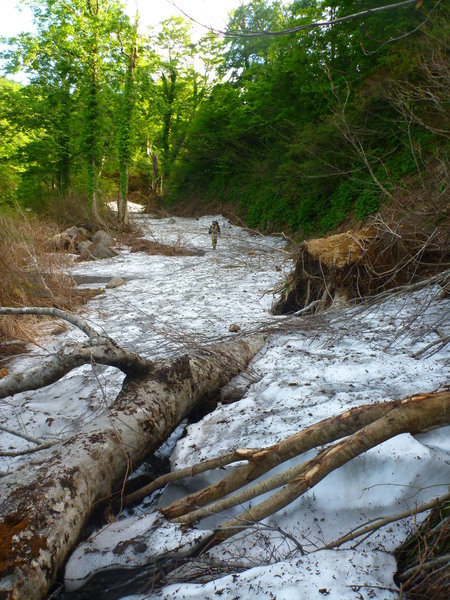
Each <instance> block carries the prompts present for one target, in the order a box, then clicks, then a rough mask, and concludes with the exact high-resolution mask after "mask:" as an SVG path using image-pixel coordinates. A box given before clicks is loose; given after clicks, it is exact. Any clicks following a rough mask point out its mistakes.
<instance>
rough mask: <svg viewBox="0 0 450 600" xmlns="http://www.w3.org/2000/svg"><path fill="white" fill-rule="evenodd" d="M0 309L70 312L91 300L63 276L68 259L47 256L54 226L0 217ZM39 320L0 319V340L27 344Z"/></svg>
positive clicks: (20, 216) (35, 220) (34, 219)
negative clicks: (40, 307) (56, 309)
mask: <svg viewBox="0 0 450 600" xmlns="http://www.w3.org/2000/svg"><path fill="white" fill-rule="evenodd" d="M0 231H1V232H2V235H1V236H0V280H1V282H2V285H1V287H0V306H11V307H25V306H51V307H56V308H60V309H66V310H72V309H74V308H75V307H76V306H79V305H80V304H82V303H83V302H85V301H86V299H87V298H89V297H92V292H88V294H86V292H85V291H81V290H77V289H76V287H75V286H74V282H73V279H72V278H71V277H70V276H69V275H67V274H65V273H64V270H63V267H64V265H65V264H67V261H68V258H67V256H65V255H64V254H57V253H49V252H48V251H47V249H48V241H49V240H50V239H51V238H52V237H53V236H54V235H55V233H56V226H55V225H51V224H48V223H44V222H42V221H40V220H38V219H36V218H27V217H25V216H23V215H15V216H5V215H0ZM41 320H42V319H39V318H38V317H20V318H14V317H9V316H8V317H6V316H3V317H0V341H1V342H8V341H12V340H15V341H22V342H30V341H34V338H35V327H36V324H37V323H40V322H41Z"/></svg>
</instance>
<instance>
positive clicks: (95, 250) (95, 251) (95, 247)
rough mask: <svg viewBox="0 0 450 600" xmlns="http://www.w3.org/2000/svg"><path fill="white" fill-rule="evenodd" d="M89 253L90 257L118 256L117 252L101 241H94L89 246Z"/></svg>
mask: <svg viewBox="0 0 450 600" xmlns="http://www.w3.org/2000/svg"><path fill="white" fill-rule="evenodd" d="M89 254H90V255H91V257H92V258H97V259H103V258H112V257H113V256H119V253H118V252H116V251H115V250H113V249H112V248H110V247H109V246H107V245H106V244H104V243H103V242H95V243H94V244H92V246H90V248H89Z"/></svg>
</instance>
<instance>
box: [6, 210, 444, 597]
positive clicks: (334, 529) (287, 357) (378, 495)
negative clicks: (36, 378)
mask: <svg viewBox="0 0 450 600" xmlns="http://www.w3.org/2000/svg"><path fill="white" fill-rule="evenodd" d="M135 218H136V220H137V222H138V223H139V225H140V226H141V227H142V229H143V232H144V235H145V237H147V238H148V239H154V240H157V241H160V242H162V243H165V244H176V245H181V246H186V247H189V248H193V249H198V250H204V251H205V254H204V255H203V256H189V257H182V256H175V257H165V256H149V255H146V254H143V253H135V254H133V253H131V252H129V251H128V249H126V248H124V249H122V251H121V253H120V255H119V256H118V257H117V258H113V259H106V260H102V261H97V262H95V263H92V262H89V263H76V264H75V265H74V268H73V273H74V274H76V275H77V276H83V275H84V276H89V278H90V281H91V283H89V284H88V283H86V284H84V285H85V286H86V287H98V285H96V284H95V283H92V280H95V278H98V281H99V282H104V281H105V278H106V277H112V276H119V277H122V278H124V279H125V280H126V282H127V283H126V285H124V286H122V287H120V288H116V289H112V290H106V291H105V293H104V294H103V295H102V296H98V297H96V298H95V299H94V300H92V301H91V302H90V303H89V305H88V307H87V314H88V317H89V320H90V322H91V324H92V325H95V326H96V327H98V328H99V330H101V331H104V332H105V333H107V334H108V335H110V336H111V337H113V338H114V339H116V341H118V342H119V343H120V344H121V345H123V346H125V347H128V348H130V349H133V350H135V351H137V352H140V353H141V354H143V355H144V356H146V357H148V358H152V359H153V358H159V357H163V356H167V355H172V354H174V353H176V352H183V351H186V350H188V349H189V348H190V347H192V344H202V343H204V342H206V341H211V340H217V339H223V338H226V337H232V335H234V334H230V333H229V326H230V325H231V324H235V325H238V326H239V327H241V328H242V329H243V330H245V329H247V330H248V329H250V328H253V327H256V326H258V324H261V323H265V322H270V321H271V320H274V318H273V317H271V315H270V313H269V310H270V307H271V304H272V299H273V298H272V294H271V293H270V290H272V289H273V288H274V287H276V286H277V285H278V284H280V283H281V281H282V280H283V275H284V274H286V273H287V272H289V271H290V269H291V268H292V263H291V261H290V260H289V258H288V255H287V253H286V252H285V250H284V247H283V242H282V240H281V239H280V238H277V237H266V238H262V237H260V236H255V235H253V234H251V233H249V232H247V231H245V230H243V229H241V228H238V227H236V226H234V225H231V224H230V223H227V222H226V220H225V219H223V218H222V217H220V216H219V217H217V216H216V217H214V216H211V217H203V218H200V219H197V220H195V219H183V218H167V219H152V218H150V217H144V216H141V215H138V216H136V217H135ZM214 218H215V219H217V220H218V221H219V222H220V225H221V229H222V235H221V238H220V239H219V242H218V246H217V250H216V251H213V250H212V247H211V245H210V240H209V237H208V234H207V231H208V226H209V224H210V222H211V221H212V220H213V219H214ZM434 291H435V290H433V289H429V290H426V291H422V292H419V293H416V294H411V295H409V296H407V297H400V296H399V297H392V298H389V299H387V300H385V301H384V302H383V304H382V305H380V306H379V307H377V308H376V309H373V310H372V311H370V312H369V311H365V312H361V311H359V309H358V308H354V309H349V310H347V311H343V310H341V311H340V312H335V313H329V315H328V316H327V317H324V319H323V323H322V325H323V326H322V327H321V328H318V327H316V326H314V327H313V326H312V325H308V319H304V320H300V319H299V323H298V329H297V330H292V329H291V330H290V331H288V332H282V331H280V332H279V333H277V334H273V335H272V336H270V338H269V339H268V341H267V343H266V345H265V347H264V349H263V350H262V351H261V352H260V353H259V354H258V355H257V356H256V357H255V359H254V360H253V361H252V363H251V364H250V366H249V373H248V376H247V378H246V380H247V387H248V390H247V393H246V395H245V396H244V397H243V398H242V399H241V400H239V401H238V402H236V403H234V404H219V405H218V406H217V408H216V409H215V410H214V411H213V412H212V413H211V414H209V415H207V416H206V417H205V418H203V419H202V420H201V421H200V422H199V423H196V424H193V425H190V426H189V427H187V431H186V435H185V437H183V438H182V439H180V440H179V441H178V442H177V443H176V446H175V449H174V451H173V453H172V456H171V462H172V467H173V468H180V467H184V466H187V465H191V464H193V463H195V462H198V461H200V460H203V459H205V458H211V457H213V456H219V455H220V454H222V453H223V452H228V451H230V450H233V449H236V448H245V447H248V448H255V447H264V446H268V445H270V444H273V443H275V442H277V441H279V440H281V439H283V438H285V437H287V436H289V435H292V434H293V433H295V432H297V431H299V430H301V429H302V428H304V427H306V426H308V425H311V424H312V423H315V422H317V421H320V420H322V419H324V418H327V417H330V416H334V415H336V414H338V413H341V412H343V411H345V410H346V409H348V408H351V407H353V406H359V405H362V404H366V403H373V402H377V401H380V400H381V401H382V400H391V399H396V398H403V397H405V396H407V395H409V394H413V393H417V392H427V391H431V390H434V389H436V388H437V387H439V386H441V385H444V384H445V383H446V382H448V352H446V351H445V350H443V351H440V352H438V353H436V354H434V355H432V356H431V357H429V358H422V359H420V360H417V359H415V358H413V357H412V355H413V354H414V352H416V351H417V350H418V349H420V348H423V347H425V346H426V345H427V344H428V343H429V342H431V341H433V340H434V339H436V336H437V335H438V334H437V333H436V332H435V326H436V324H439V329H440V330H441V332H444V333H445V331H444V330H445V328H446V327H448V300H441V301H435V300H430V298H431V297H432V294H433V292H434ZM425 305H427V309H426V310H422V308H423V307H424V306H425ZM338 317H340V318H338ZM280 321H281V322H282V321H283V319H282V318H281V319H280ZM411 322H412V325H410V323H411ZM78 339H83V335H82V334H81V333H80V332H79V331H76V330H73V329H72V330H70V331H68V332H67V333H65V334H64V335H61V336H58V337H51V338H49V339H48V340H46V341H44V342H43V345H44V346H45V348H42V349H36V350H34V351H33V353H32V354H30V355H28V356H26V357H20V358H17V359H15V360H14V361H12V362H11V363H10V365H9V369H10V370H11V371H14V370H18V371H20V370H24V369H27V368H30V367H31V366H33V365H35V364H37V363H38V361H39V362H41V363H43V364H45V359H46V357H47V356H50V355H51V353H52V352H54V351H55V349H57V348H58V347H60V346H61V345H62V344H64V343H66V342H67V341H68V340H78ZM122 380H123V376H122V374H121V373H119V372H118V371H117V370H115V369H112V368H106V369H105V368H99V367H98V368H96V369H95V370H93V369H92V368H91V367H83V368H80V369H77V370H75V371H74V372H73V373H71V374H70V375H68V376H66V377H64V379H62V380H61V381H60V382H58V383H56V384H53V385H52V386H49V387H47V388H45V389H44V390H40V391H37V392H27V393H24V394H17V395H16V396H14V397H13V398H6V399H5V400H3V401H2V402H1V403H0V406H1V416H0V425H4V426H5V425H7V426H8V427H9V428H11V429H14V430H18V431H21V432H22V433H25V434H27V435H32V436H34V437H36V438H39V439H42V440H44V441H48V440H53V439H56V438H60V437H64V436H67V435H70V434H72V433H73V432H74V431H76V430H77V428H78V427H79V424H80V423H81V422H83V421H85V420H88V419H91V418H92V417H93V416H94V415H95V414H97V413H98V412H99V411H104V410H105V408H106V402H111V401H113V399H114V397H115V395H116V394H117V392H118V390H119V388H120V385H121V382H122ZM242 381H244V382H245V378H244V380H242V378H241V381H240V383H241V387H242ZM244 387H245V385H244ZM449 433H450V428H449V427H447V428H442V429H440V430H438V431H432V432H428V433H425V434H421V435H416V436H412V435H408V434H404V435H400V436H397V437H396V438H394V439H392V440H389V441H387V442H385V443H384V444H381V445H380V446H377V447H376V448H374V449H372V450H370V451H368V452H367V453H365V454H364V455H363V456H360V457H358V458H356V459H354V460H353V461H351V462H350V463H348V464H346V465H344V466H343V467H341V468H340V469H339V470H338V471H336V472H334V473H331V474H330V475H329V476H328V477H326V478H325V479H324V480H323V481H322V482H321V483H320V484H319V485H317V486H316V487H314V489H313V490H311V491H310V492H309V493H307V494H305V495H304V496H303V497H301V498H300V499H298V500H297V501H296V502H294V503H293V504H291V505H289V506H288V507H287V508H285V509H284V510H282V511H280V512H279V513H277V514H276V515H274V516H272V517H270V518H268V519H266V520H265V521H264V523H263V526H262V527H259V528H256V529H254V530H250V531H247V532H245V533H243V534H241V535H239V536H235V537H234V538H232V539H231V540H229V541H228V542H227V543H226V544H224V545H222V546H220V547H217V548H215V549H214V550H213V551H212V555H213V556H214V557H216V558H217V559H219V560H229V561H230V564H233V562H236V561H240V560H245V561H246V564H247V565H248V566H252V567H254V568H251V569H250V570H248V571H246V572H244V573H240V574H239V573H235V574H233V575H229V576H226V577H223V578H221V579H218V580H216V581H213V582H209V583H205V584H202V585H200V584H189V583H186V584H174V585H168V586H166V587H165V588H163V589H162V591H161V592H160V593H159V594H156V593H153V594H147V595H144V596H133V598H134V599H135V600H138V598H139V599H144V598H146V599H148V598H164V599H167V600H168V599H178V598H202V599H205V600H206V599H209V598H215V597H217V596H220V597H221V598H224V599H232V598H239V597H240V598H243V599H249V598H256V599H257V598H277V599H278V600H280V599H282V600H284V599H285V600H290V599H291V598H292V599H295V600H297V599H299V598H300V599H303V598H304V599H305V600H307V599H308V600H310V599H315V598H323V597H327V598H330V599H336V600H347V599H349V600H350V599H353V598H355V599H356V598H380V599H387V598H391V597H392V598H394V597H396V596H397V592H396V591H395V590H396V586H395V584H394V582H393V574H394V572H395V570H396V567H395V560H394V558H393V556H392V554H391V553H392V551H393V550H394V548H395V547H396V546H398V544H399V543H400V542H401V541H402V540H404V539H405V537H406V536H407V535H408V533H409V532H410V531H411V529H412V527H413V526H414V523H413V521H412V520H409V521H403V522H401V523H395V524H391V525H389V526H388V527H384V528H383V529H380V530H379V531H377V532H375V533H374V534H373V535H371V536H370V537H368V538H367V539H366V540H364V541H363V542H362V543H361V544H360V545H359V546H358V548H357V550H353V549H351V544H347V545H346V546H345V547H344V548H345V549H341V550H326V549H321V548H322V547H323V546H324V545H326V544H327V543H329V542H331V541H333V540H335V539H337V538H339V537H340V536H342V535H343V534H345V533H347V532H348V531H350V530H352V529H353V528H355V527H356V526H360V525H361V524H363V523H366V522H368V521H370V520H371V519H375V518H378V517H383V516H386V515H391V514H395V513H399V512H402V511H404V510H406V509H408V508H413V507H414V506H415V505H416V504H420V503H422V502H424V501H427V500H430V499H431V498H434V497H435V496H438V495H440V494H442V493H444V492H445V491H447V489H448V485H449V482H450V465H449V450H450V442H449V439H450V436H449ZM179 434H181V431H179ZM0 445H1V449H2V450H4V451H5V450H6V451H8V450H21V449H23V448H25V447H29V446H30V442H28V441H27V440H25V439H22V438H19V437H16V436H12V435H11V434H8V433H6V432H3V431H0ZM312 456H314V452H313V451H311V452H309V453H307V454H306V455H304V456H302V457H301V459H295V460H292V461H290V462H288V463H286V464H285V465H283V466H282V467H281V466H280V467H278V468H277V470H278V471H279V470H281V468H283V469H284V468H286V467H290V466H292V465H293V464H295V463H298V462H299V461H304V460H307V459H309V458H311V457H312ZM34 459H35V457H34ZM27 460H29V459H27V458H26V457H23V456H19V457H11V456H0V472H3V473H5V472H9V471H12V470H15V469H17V468H19V467H20V466H22V465H24V464H27ZM274 472H275V471H274ZM224 473H226V469H224V470H222V471H221V474H224ZM271 474H273V473H271ZM216 477H217V475H216V474H211V475H202V477H201V478H199V479H198V480H196V481H194V482H189V481H187V482H183V483H185V485H181V484H177V485H173V486H169V488H167V490H166V491H165V492H164V493H163V495H162V497H161V498H160V500H159V501H160V502H161V503H166V502H167V501H170V500H171V499H173V498H175V497H178V496H180V495H183V494H185V493H186V491H189V490H191V489H198V488H199V486H200V485H207V484H208V483H209V482H210V481H212V480H214V478H216ZM256 502H257V501H256V500H255V501H253V503H256ZM244 508H245V506H244V507H242V506H241V507H239V509H233V510H229V511H227V514H226V515H219V516H217V517H214V518H210V519H208V520H206V521H204V522H202V523H201V525H200V527H199V529H198V530H194V531H193V532H192V533H189V534H183V536H184V538H183V543H186V544H187V545H188V546H189V545H190V544H194V543H197V542H198V541H199V540H200V539H202V538H203V537H204V536H205V535H207V533H208V529H210V528H211V527H213V526H214V525H216V524H217V523H218V522H220V521H221V520H223V519H228V518H229V517H230V516H231V515H235V514H237V513H240V512H241V511H242V510H243V509H244ZM155 518H156V517H155V516H154V514H149V515H141V514H140V513H138V515H137V516H133V517H130V518H129V519H123V520H120V521H118V522H117V523H114V524H113V525H108V526H107V527H106V528H105V533H103V532H98V533H97V534H95V536H93V537H92V540H91V541H88V542H86V543H84V544H81V545H80V546H79V548H78V549H77V550H75V552H74V554H73V555H72V558H71V559H70V561H69V563H68V567H67V573H66V582H67V585H68V586H72V587H76V586H77V584H78V583H80V581H84V580H85V579H87V578H89V577H90V574H91V572H95V571H98V570H99V569H103V568H112V567H114V566H115V565H117V564H118V562H117V554H118V553H117V544H118V543H119V544H122V545H123V548H124V549H125V550H124V553H123V560H124V561H125V563H126V565H125V566H130V565H131V566H137V565H138V564H143V562H145V561H149V560H150V559H151V560H154V559H155V555H156V556H160V555H161V554H164V553H165V552H169V551H171V550H173V549H174V548H178V549H179V547H180V546H179V545H180V539H179V536H180V529H179V528H178V527H177V526H173V525H169V524H164V525H162V526H161V528H160V529H157V530H156V531H155V530H154V527H153V525H154V523H153V520H154V519H155ZM157 519H159V520H160V517H158V518H157ZM159 520H158V523H159V522H160V521H159ZM149 523H150V528H151V529H152V531H153V533H152V534H151V537H150V540H153V541H150V542H148V543H147V541H145V543H144V542H143V544H144V545H145V546H146V550H145V551H142V552H136V551H135V550H136V548H137V547H139V548H138V549H141V550H143V546H142V547H141V546H139V543H140V542H141V541H142V539H144V538H145V540H148V536H147V534H144V532H143V529H142V528H143V527H144V526H145V527H147V526H148V524H149ZM155 535H162V536H163V537H164V541H161V540H159V541H157V542H155V537H154V536H155ZM293 538H295V540H297V544H296V543H293V541H292V539H293ZM127 540H131V541H130V543H129V544H128V542H127ZM136 544H137V545H136ZM300 546H301V547H302V551H303V552H305V553H306V554H305V555H302V553H301V552H300V550H299V547H300ZM155 548H157V550H155ZM115 549H116V551H115ZM136 560H137V562H134V561H136ZM139 561H141V562H139ZM121 564H122V566H123V563H121ZM260 565H263V566H260ZM230 569H231V570H232V567H230Z"/></svg>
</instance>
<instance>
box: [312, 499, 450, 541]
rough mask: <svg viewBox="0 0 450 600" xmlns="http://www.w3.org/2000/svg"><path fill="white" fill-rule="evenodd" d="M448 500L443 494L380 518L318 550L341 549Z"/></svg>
mask: <svg viewBox="0 0 450 600" xmlns="http://www.w3.org/2000/svg"><path fill="white" fill-rule="evenodd" d="M448 500H450V492H449V493H447V494H443V495H442V496H439V497H438V498H434V499H433V500H430V502H426V503H425V504H422V505H421V506H415V507H414V508H412V509H411V510H406V511H404V512H402V513H398V514H395V515H391V516H389V517H384V518H380V519H377V520H376V521H375V522H374V523H370V524H368V525H366V526H361V527H359V528H358V529H356V530H354V531H352V532H350V533H348V534H347V535H344V536H342V537H340V538H339V539H337V540H335V541H334V542H330V543H329V544H326V546H323V547H322V548H318V550H325V549H327V548H339V546H342V544H345V543H346V542H350V541H352V540H354V539H356V538H358V537H361V536H362V535H365V534H366V533H369V532H372V531H376V530H377V529H381V527H384V526H385V525H388V524H389V523H395V521H400V520H401V519H406V518H407V517H412V516H413V515H416V514H420V513H422V512H425V511H427V510H431V509H432V508H435V507H436V506H440V505H441V504H444V502H448Z"/></svg>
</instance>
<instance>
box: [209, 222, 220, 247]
mask: <svg viewBox="0 0 450 600" xmlns="http://www.w3.org/2000/svg"><path fill="white" fill-rule="evenodd" d="M209 235H210V236H211V243H212V247H213V250H215V249H216V246H217V240H218V239H219V235H220V225H219V223H218V222H217V221H213V222H212V224H211V225H210V227H209Z"/></svg>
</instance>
